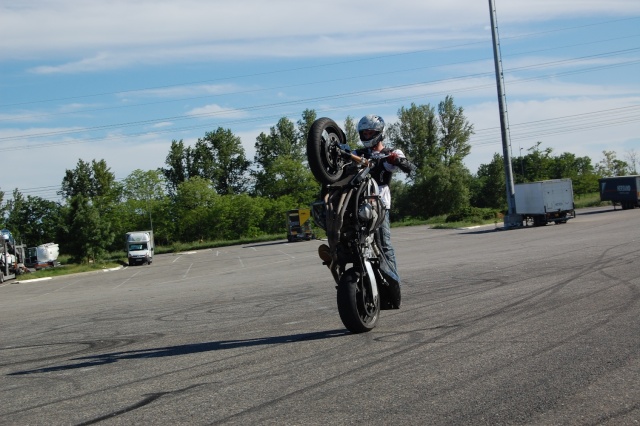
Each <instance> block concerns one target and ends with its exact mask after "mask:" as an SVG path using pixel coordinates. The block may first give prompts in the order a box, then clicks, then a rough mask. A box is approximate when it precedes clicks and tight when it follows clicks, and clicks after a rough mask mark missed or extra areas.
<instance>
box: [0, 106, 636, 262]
mask: <svg viewBox="0 0 640 426" xmlns="http://www.w3.org/2000/svg"><path fill="white" fill-rule="evenodd" d="M316 118H318V117H317V114H316V112H315V111H314V110H305V111H303V112H302V114H301V117H300V119H299V120H298V121H297V122H295V123H294V122H292V121H291V120H290V119H288V118H286V117H283V118H281V119H280V120H279V121H278V122H277V123H276V124H275V125H274V126H273V127H271V128H270V129H269V131H268V132H262V133H260V135H258V137H257V138H256V141H255V145H254V147H255V155H254V158H253V160H249V159H248V158H247V157H246V153H245V151H244V148H243V146H242V141H241V140H240V138H239V137H238V136H236V135H234V134H233V132H232V131H231V130H230V129H223V128H218V129H216V130H214V131H211V132H207V133H205V135H204V136H203V137H202V138H199V139H198V140H197V142H196V143H195V144H194V145H193V146H188V145H186V144H185V143H184V142H183V141H182V140H173V141H172V142H171V143H170V146H169V149H168V153H167V155H166V160H165V163H164V165H163V167H159V168H158V169H155V170H134V171H132V172H131V174H130V175H128V176H127V177H126V178H125V179H123V180H122V181H117V180H116V178H115V175H114V173H113V172H111V170H110V168H109V166H108V165H107V163H106V162H105V161H104V160H96V159H93V160H91V162H88V161H85V160H83V159H79V160H78V162H77V165H76V167H75V168H74V169H72V170H66V171H65V174H64V177H63V179H62V182H61V185H60V190H59V191H58V194H59V195H60V196H61V201H60V202H53V201H49V200H45V199H43V198H40V197H37V196H30V195H29V196H26V197H25V196H24V195H22V194H21V193H20V192H19V191H18V190H17V189H16V190H14V191H13V197H12V199H10V200H8V201H6V202H5V201H4V195H5V194H4V193H3V192H2V191H0V213H1V216H0V220H1V221H2V222H3V224H2V228H6V229H9V230H10V231H11V232H12V234H13V235H14V237H15V238H16V240H18V241H23V242H24V243H26V244H27V245H29V246H35V245H39V244H43V243H47V242H52V241H55V242H57V243H58V244H59V245H60V249H61V251H62V252H63V253H67V254H70V255H72V256H73V257H74V258H75V259H76V260H77V261H88V260H89V259H96V260H99V259H101V258H103V257H104V256H105V254H106V253H107V252H110V251H117V250H121V249H123V247H124V243H123V240H124V234H125V233H126V232H128V231H132V230H141V229H150V228H152V229H153V230H154V234H155V239H156V243H157V244H159V245H170V244H172V243H176V242H194V241H216V240H237V239H241V238H254V237H259V236H262V235H272V234H282V235H284V233H285V229H286V222H285V215H284V214H285V212H286V211H287V210H290V209H294V208H301V207H307V206H309V205H310V204H311V203H312V202H314V201H315V200H316V199H317V198H318V195H319V193H320V185H319V184H318V183H317V182H316V181H315V179H314V178H313V175H312V174H311V172H310V170H309V168H308V166H307V163H306V137H307V133H308V129H309V128H310V126H311V124H312V123H313V122H314V121H315V120H316ZM388 121H392V120H388ZM355 123H356V120H355V119H354V118H353V117H347V118H346V120H345V122H344V123H343V129H344V130H345V134H346V135H347V141H348V143H349V144H350V145H351V146H353V147H356V146H358V143H359V141H358V132H357V130H356V124H355ZM473 133H474V130H473V125H472V124H471V123H469V121H468V120H467V118H466V117H465V115H464V110H463V108H462V107H460V106H457V105H455V103H454V100H453V98H452V97H450V96H447V97H446V98H445V99H444V100H443V101H441V102H440V103H439V104H438V105H435V106H432V105H429V104H427V105H416V104H411V105H410V106H409V107H402V108H400V109H399V110H398V116H397V121H396V122H395V124H393V125H391V126H390V127H389V129H388V136H387V141H386V144H387V145H389V146H393V147H397V148H400V149H402V150H403V151H404V152H405V154H406V155H407V157H409V158H410V159H411V160H412V162H413V163H414V164H415V165H416V166H417V170H416V172H415V173H414V174H413V175H411V176H408V177H398V178H395V180H394V181H393V182H392V185H393V188H392V192H393V196H394V202H393V206H392V211H391V217H392V220H393V221H399V220H405V219H410V218H418V219H426V218H430V217H434V216H441V215H445V216H449V217H451V218H460V217H469V216H478V215H486V214H490V215H491V214H496V213H500V212H503V211H505V210H506V208H507V207H506V199H505V196H506V191H505V182H504V170H503V161H502V156H501V155H499V154H495V155H494V157H493V159H492V161H491V162H490V163H488V164H482V165H481V166H480V167H479V169H478V171H477V173H475V174H472V173H471V172H470V171H469V170H468V169H467V168H466V167H465V166H464V159H465V158H466V157H467V156H468V155H469V153H470V152H471V145H470V143H469V139H470V137H471V135H473ZM541 145H542V143H541V142H538V143H537V144H536V145H535V146H533V147H531V148H529V149H528V150H527V154H526V155H520V156H519V157H514V158H513V159H512V164H513V171H514V178H515V181H516V183H518V182H530V181H536V180H543V179H554V178H571V179H572V180H573V182H574V190H575V193H576V194H577V195H581V194H587V193H592V192H596V191H597V180H598V178H599V177H601V176H611V175H624V174H630V173H635V168H636V164H637V161H636V158H635V155H634V154H633V153H631V154H630V155H629V160H630V161H629V162H625V161H622V160H619V159H617V157H616V153H615V152H604V153H603V154H604V159H603V160H602V161H601V162H600V163H598V164H592V162H591V159H590V158H588V157H576V156H575V155H574V154H571V153H562V154H560V155H557V156H556V155H553V152H552V150H551V149H550V148H547V149H542V147H541Z"/></svg>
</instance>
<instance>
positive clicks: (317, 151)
mask: <svg viewBox="0 0 640 426" xmlns="http://www.w3.org/2000/svg"><path fill="white" fill-rule="evenodd" d="M343 144H345V135H344V132H343V131H342V129H340V127H339V126H338V125H337V124H336V122H335V121H333V120H332V119H330V118H326V117H324V118H319V119H317V120H316V121H314V122H313V124H312V125H311V128H310V129H309V135H308V137H307V159H308V160H309V168H310V169H311V172H312V173H313V176H314V177H315V178H316V179H317V180H318V181H319V182H320V183H322V184H332V183H335V182H337V181H339V180H340V178H341V177H342V173H343V170H344V166H345V164H346V163H345V160H344V159H343V157H342V155H341V154H340V146H341V145H343Z"/></svg>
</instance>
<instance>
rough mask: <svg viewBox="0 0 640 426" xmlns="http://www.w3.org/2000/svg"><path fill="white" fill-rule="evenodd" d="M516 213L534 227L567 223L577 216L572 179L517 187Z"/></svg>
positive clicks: (523, 184) (524, 221) (526, 223)
mask: <svg viewBox="0 0 640 426" xmlns="http://www.w3.org/2000/svg"><path fill="white" fill-rule="evenodd" d="M515 202H516V213H517V214H519V215H521V216H522V220H523V223H524V224H525V225H528V224H529V222H532V223H533V226H542V225H546V224H547V223H549V222H554V223H566V222H567V220H569V219H571V218H574V217H575V216H576V212H575V205H574V203H573V184H572V182H571V179H550V180H543V181H538V182H529V183H519V184H517V185H515Z"/></svg>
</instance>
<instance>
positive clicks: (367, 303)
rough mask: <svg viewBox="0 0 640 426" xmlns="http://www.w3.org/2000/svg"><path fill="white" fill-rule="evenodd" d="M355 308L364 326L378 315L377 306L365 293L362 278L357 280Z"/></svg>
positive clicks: (365, 289)
mask: <svg viewBox="0 0 640 426" xmlns="http://www.w3.org/2000/svg"><path fill="white" fill-rule="evenodd" d="M356 306H357V307H358V315H359V316H360V319H361V320H362V322H363V323H364V324H369V323H370V322H372V321H374V320H375V319H376V315H377V314H378V308H377V304H376V301H375V300H373V299H372V297H371V295H370V294H369V292H368V291H367V287H366V286H365V285H364V278H362V277H361V278H360V279H359V280H358V285H357V287H356Z"/></svg>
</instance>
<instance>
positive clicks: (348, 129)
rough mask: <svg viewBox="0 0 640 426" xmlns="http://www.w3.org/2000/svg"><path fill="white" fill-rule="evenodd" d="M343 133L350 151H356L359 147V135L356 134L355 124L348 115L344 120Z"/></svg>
mask: <svg viewBox="0 0 640 426" xmlns="http://www.w3.org/2000/svg"><path fill="white" fill-rule="evenodd" d="M344 133H345V135H346V137H347V144H348V145H349V147H351V149H358V147H359V145H360V135H359V134H358V128H357V125H356V122H355V121H354V120H353V117H351V116H350V115H348V116H347V118H345V119H344Z"/></svg>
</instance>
